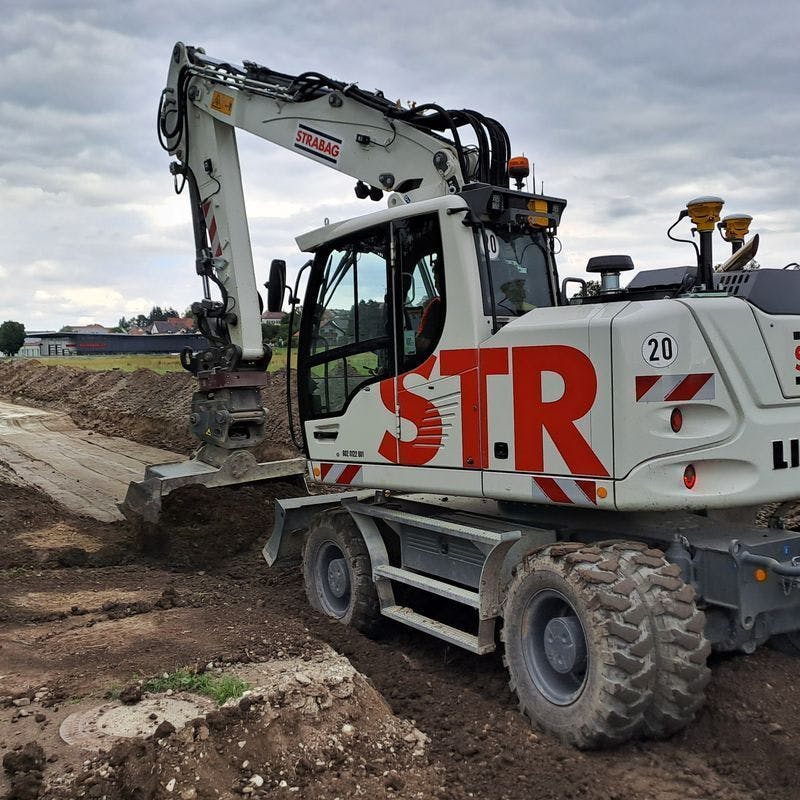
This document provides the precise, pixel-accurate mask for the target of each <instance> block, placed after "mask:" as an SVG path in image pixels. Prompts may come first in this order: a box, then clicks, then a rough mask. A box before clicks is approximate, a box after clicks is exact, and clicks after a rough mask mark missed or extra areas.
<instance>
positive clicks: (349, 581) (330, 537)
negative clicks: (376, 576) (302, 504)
mask: <svg viewBox="0 0 800 800" xmlns="http://www.w3.org/2000/svg"><path fill="white" fill-rule="evenodd" d="M303 580H304V583H305V589H306V596H307V597H308V602H309V603H310V605H311V607H312V608H314V609H316V610H317V611H320V612H321V613H323V614H325V615H326V616H328V617H332V618H334V619H338V620H339V621H340V622H342V623H343V624H345V625H351V626H352V627H354V628H356V629H357V630H359V631H361V632H362V633H369V634H374V633H375V632H377V629H378V627H379V623H380V618H381V617H380V603H379V602H378V594H377V591H376V590H375V584H374V583H373V581H372V565H371V563H370V558H369V553H368V551H367V546H366V544H364V539H363V537H362V536H361V533H360V532H359V530H358V527H357V526H356V524H355V522H353V518H352V517H351V516H350V514H348V513H347V511H345V510H344V509H334V510H332V511H325V512H323V513H321V514H319V515H318V516H316V517H315V518H314V520H313V522H312V523H311V526H310V527H309V531H308V537H307V538H306V543H305V547H304V548H303Z"/></svg>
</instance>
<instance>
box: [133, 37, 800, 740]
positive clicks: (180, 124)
mask: <svg viewBox="0 0 800 800" xmlns="http://www.w3.org/2000/svg"><path fill="white" fill-rule="evenodd" d="M237 129H241V130H244V131H248V132H250V133H252V134H254V135H255V136H258V137H260V138H263V139H267V140H268V141H270V142H273V143H275V144H277V145H279V146H281V147H284V148H286V149H287V150H290V151H292V152H293V153H295V154H296V155H299V156H303V157H305V158H307V159H310V160H311V161H314V162H316V163H318V164H321V165H322V166H325V167H329V168H332V169H334V170H338V171H339V172H342V173H344V174H346V175H349V176H351V177H353V178H355V179H356V181H357V183H356V186H355V192H356V195H357V196H358V197H360V198H363V199H364V200H366V199H368V198H370V199H372V200H380V199H381V198H383V197H386V198H387V201H388V202H387V204H386V205H387V207H385V208H383V209H382V210H378V211H375V212H373V213H369V214H366V215H364V216H361V217H358V218H356V219H350V220H345V221H343V222H330V223H329V222H327V221H326V224H325V225H324V226H323V227H321V228H319V229H317V230H314V231H311V232H309V233H306V234H304V235H302V236H299V237H298V238H297V243H298V245H299V247H300V250H301V251H304V252H306V253H308V254H309V260H308V262H307V263H306V264H305V265H304V266H303V267H302V269H301V270H300V274H299V275H298V277H297V280H296V281H295V284H294V286H293V287H291V286H288V287H287V285H286V265H285V263H284V262H281V261H278V260H275V261H273V262H272V265H271V268H270V274H269V281H268V283H267V285H266V286H267V300H268V302H267V306H268V308H269V309H270V310H272V311H277V310H279V309H281V308H282V307H284V305H285V304H286V302H287V301H288V307H289V308H290V309H291V313H292V317H293V318H294V319H295V320H296V319H297V318H298V317H299V333H298V336H297V337H296V339H297V341H296V344H295V342H294V338H295V337H290V342H289V345H290V348H294V349H296V356H297V370H296V372H294V371H293V370H290V369H287V397H291V394H292V393H291V392H290V391H288V389H289V386H288V384H289V383H290V382H292V381H295V382H296V385H295V388H296V395H297V410H296V413H297V416H298V417H299V425H298V426H297V428H296V429H295V430H294V431H293V434H294V436H295V437H296V441H297V444H298V446H299V448H300V450H301V451H302V453H303V457H302V458H300V459H289V460H287V461H281V462H272V463H266V464H259V463H257V462H256V459H255V458H254V457H253V456H252V452H251V451H252V448H253V447H254V446H255V445H257V444H258V443H259V442H260V441H261V440H262V438H263V436H264V429H265V420H266V411H265V410H264V408H263V406H262V403H261V397H260V387H261V386H262V385H263V383H264V374H265V370H266V368H267V366H268V363H269V360H270V350H269V348H268V347H267V346H265V344H264V343H263V342H262V331H261V314H262V304H261V300H260V297H259V293H258V290H257V285H256V278H255V273H254V267H253V257H252V253H251V247H250V238H249V232H248V225H247V219H246V214H245V204H244V198H243V191H242V182H241V175H240V168H239V161H238V155H237V147H236V130H237ZM158 130H159V137H160V140H161V142H162V145H163V146H164V148H165V149H166V150H167V151H168V153H169V154H170V155H171V156H172V157H173V159H174V160H173V161H172V164H171V172H172V174H173V176H174V180H175V183H176V188H178V189H181V188H183V187H186V188H187V190H188V195H189V199H190V205H191V211H192V219H193V229H194V240H195V242H194V243H195V252H196V261H195V264H196V270H197V273H198V275H199V276H200V278H201V280H202V283H203V286H204V297H203V299H202V300H200V301H199V302H198V303H196V304H194V306H193V311H194V313H195V315H196V317H197V319H198V322H199V326H200V329H201V331H202V333H203V334H204V336H205V339H206V341H207V346H205V347H204V348H203V349H201V350H200V351H199V352H187V353H184V354H183V355H182V362H183V365H184V366H185V367H186V368H187V369H188V370H190V371H191V372H192V373H193V374H194V375H195V376H196V377H197V391H196V392H195V394H194V397H193V400H192V409H191V417H190V422H191V427H192V430H193V431H194V433H195V434H196V436H197V438H198V439H199V441H200V443H201V446H200V449H199V451H198V453H197V454H196V456H195V457H193V458H192V459H191V460H190V461H187V462H184V463H182V464H178V465H160V466H159V465H157V466H154V467H151V468H149V469H148V471H147V473H146V475H145V479H144V480H143V481H141V482H138V483H136V484H132V486H131V490H130V492H129V496H128V507H129V509H132V510H133V511H136V512H138V513H139V514H141V515H143V516H144V517H145V518H148V519H151V520H152V519H154V518H155V516H156V515H157V512H158V507H159V504H160V500H161V497H162V496H163V495H164V494H167V493H168V492H170V491H172V490H174V489H175V488H177V487H179V486H182V485H185V484H187V483H200V484H204V485H207V486H218V485H226V484H231V483H243V482H249V481H256V480H266V479H271V478H276V477H280V478H283V479H285V478H286V477H287V476H289V477H291V476H295V477H296V476H297V475H298V474H299V473H300V472H302V473H304V474H305V476H306V479H307V480H308V481H309V482H311V483H315V484H322V485H329V486H335V487H338V488H339V489H341V490H342V491H340V492H338V493H331V492H326V493H318V494H315V495H308V496H303V497H300V498H291V499H286V500H279V501H277V503H276V511H275V524H274V530H273V532H272V535H271V536H270V537H269V539H268V541H267V543H266V545H265V547H264V556H265V558H266V560H267V562H268V564H270V565H274V564H277V563H283V562H287V561H291V560H292V559H295V560H296V559H297V558H302V565H303V566H302V569H303V575H304V580H305V585H306V591H307V595H308V599H309V602H310V603H311V605H312V606H313V607H314V608H315V609H317V610H318V611H320V612H321V613H322V614H325V615H327V616H329V617H331V618H334V619H338V620H340V621H342V622H343V623H346V624H349V625H352V626H354V627H356V628H357V629H359V630H361V631H364V632H370V631H373V630H374V629H375V628H376V626H377V625H379V624H380V623H381V622H382V621H384V620H386V619H387V618H388V619H389V620H394V621H396V622H398V623H401V624H405V625H408V626H411V627H412V628H416V629H418V630H421V631H424V632H427V633H429V634H431V635H433V636H436V637H438V638H440V639H442V640H444V641H445V642H447V643H448V644H450V645H453V646H458V647H461V648H465V649H466V650H469V651H471V652H473V653H477V654H484V653H489V652H492V651H494V650H495V649H496V648H498V647H500V648H502V650H503V653H504V660H505V663H506V665H507V668H508V672H509V676H510V685H511V688H512V690H513V691H514V692H515V693H516V695H517V696H518V698H519V703H520V707H521V709H522V711H523V712H524V713H525V714H526V715H527V716H528V717H529V718H530V720H531V722H532V724H533V725H534V726H536V727H538V728H540V729H543V730H545V731H548V732H550V733H552V734H554V735H556V736H558V737H560V738H561V739H562V740H564V741H567V742H570V743H572V744H574V745H576V746H578V747H581V748H596V747H604V746H610V745H615V744H618V743H620V742H623V741H626V740H628V739H630V738H632V737H640V736H645V737H652V738H663V737H666V736H669V735H671V734H673V733H674V732H676V731H678V730H680V729H681V728H683V727H684V726H685V725H687V724H688V723H689V722H690V720H691V719H692V718H693V716H694V715H695V713H696V712H697V710H698V709H699V708H700V706H701V705H702V703H703V696H704V688H705V686H706V683H707V681H708V679H709V669H708V666H707V663H706V662H707V657H708V655H709V653H710V651H711V650H712V649H715V650H719V651H737V650H738V651H744V652H746V653H750V652H752V651H753V650H754V649H755V648H756V647H758V646H759V645H761V644H763V643H765V642H767V641H768V640H772V642H774V643H775V644H776V645H778V646H779V647H781V648H783V649H785V650H788V651H789V652H794V653H800V534H798V533H796V532H793V531H790V530H784V529H783V528H782V527H781V526H780V518H781V514H780V508H781V504H784V503H788V502H790V501H792V500H794V499H795V498H797V497H798V495H800V482H799V481H798V476H800V272H798V271H796V270H793V269H763V268H762V269H759V270H747V269H745V268H744V267H745V265H746V264H747V262H749V261H750V260H751V259H752V257H753V255H754V252H755V248H756V246H757V237H752V238H751V239H749V240H748V239H747V236H748V234H749V222H750V218H749V217H748V216H747V215H742V214H735V215H728V216H726V217H725V218H723V219H720V216H721V210H722V206H723V202H722V200H721V199H720V198H717V197H711V196H709V197H701V198H696V199H694V200H692V201H690V202H689V203H688V204H687V207H686V208H685V209H683V210H682V211H681V212H680V214H679V216H678V220H677V221H676V223H675V225H677V224H678V223H681V222H682V221H684V222H683V224H684V225H691V229H692V239H690V240H689V241H690V242H691V243H692V244H693V246H694V247H695V250H696V258H695V259H694V260H695V261H696V263H693V264H691V265H690V266H680V267H674V268H667V269H652V270H642V271H640V272H638V273H637V274H636V276H635V277H634V278H633V279H632V280H631V281H630V282H629V283H628V284H627V286H625V287H623V286H622V282H621V273H623V272H625V271H629V270H631V269H632V268H633V264H632V261H631V259H630V258H629V257H627V256H620V255H601V256H597V257H595V258H592V259H590V261H589V263H588V266H587V270H588V272H589V273H591V274H593V275H595V276H596V277H598V278H599V287H600V288H599V291H598V292H597V293H596V294H591V293H589V292H586V291H585V285H584V286H583V287H579V291H578V292H577V293H576V294H575V295H574V296H572V297H569V296H568V294H569V293H568V288H569V282H570V281H574V280H578V283H579V284H580V283H584V282H583V281H581V280H580V279H569V278H568V279H566V280H564V281H563V282H562V283H559V277H558V273H557V269H556V258H555V256H556V252H557V247H558V239H557V233H558V229H559V226H560V223H561V219H562V216H563V213H564V209H565V206H566V201H565V200H563V199H560V198H557V197H552V196H548V195H544V194H542V193H537V192H536V191H535V183H534V182H533V181H531V186H533V189H534V191H528V190H527V189H526V186H527V185H528V184H527V181H528V180H529V178H530V174H529V172H530V167H529V165H528V163H527V161H526V160H525V159H523V158H519V157H512V152H511V146H510V143H509V138H508V135H507V133H506V131H505V129H504V128H503V126H502V125H501V124H500V123H499V122H497V121H496V120H494V119H492V118H490V117H487V116H485V115H483V114H481V113H479V112H476V111H471V110H466V109H462V110H447V109H445V108H442V107H440V106H438V105H435V104H425V105H417V106H415V107H410V108H409V107H404V106H402V105H401V104H399V103H394V102H391V101H390V100H388V99H387V98H386V97H385V96H384V94H383V93H382V92H380V91H375V92H371V91H366V90H364V89H361V88H359V87H358V86H357V85H356V84H353V83H343V82H339V81H336V80H333V79H331V78H328V77H326V76H325V75H322V74H319V73H316V72H306V73H303V74H301V75H287V74H283V73H280V72H276V71H274V70H272V69H269V68H266V67H263V66H260V65H259V64H256V63H254V62H248V61H245V62H244V63H242V64H234V63H230V62H227V61H221V60H218V59H215V58H212V57H210V56H208V55H206V53H205V52H204V51H203V50H202V49H200V48H197V47H189V46H186V45H184V44H182V43H178V44H176V45H175V48H174V50H173V53H172V58H171V63H170V68H169V77H168V82H167V87H166V88H165V89H164V92H163V94H162V97H161V104H160V108H159V114H158ZM512 182H513V184H514V185H513V186H512V185H511V184H512ZM675 225H673V227H672V228H671V229H670V230H672V229H673V228H675ZM717 229H719V231H720V232H721V233H722V236H723V238H724V239H725V240H727V241H728V242H730V243H731V244H732V253H731V255H730V256H729V258H728V259H727V261H725V262H724V263H723V264H721V265H719V266H717V267H715V265H714V261H715V260H714V256H713V239H714V237H715V235H716V231H717ZM670 235H671V236H672V234H670ZM673 238H675V237H673ZM303 280H304V281H305V289H304V293H303V297H302V300H301V298H300V286H301V283H302V281H303ZM298 310H301V311H302V313H301V314H297V313H295V312H296V311H298ZM294 413H295V412H294V409H292V408H291V405H290V407H289V414H290V420H291V419H292V418H293V416H294ZM765 504H773V505H772V506H771V508H776V509H777V510H776V511H775V513H774V514H773V515H772V517H771V520H772V522H773V524H772V525H771V526H767V527H760V526H756V525H755V524H754V523H755V514H754V513H753V509H754V508H756V507H760V506H764V505H765ZM457 612H460V613H457Z"/></svg>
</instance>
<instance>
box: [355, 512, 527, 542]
mask: <svg viewBox="0 0 800 800" xmlns="http://www.w3.org/2000/svg"><path fill="white" fill-rule="evenodd" d="M344 505H346V506H347V508H348V509H349V510H350V512H351V513H354V514H364V515H365V516H367V517H377V518H378V519H385V520H386V521H387V522H399V523H401V524H403V525H410V526H412V527H417V528H420V529H422V530H425V531H431V532H433V533H443V534H446V535H449V536H456V537H458V538H460V539H468V540H469V541H473V542H481V543H483V544H490V545H497V544H500V543H501V542H507V541H515V540H517V539H519V538H520V536H521V535H522V534H521V531H520V530H519V528H518V527H517V528H511V529H509V530H503V531H493V530H486V529H485V528H481V527H478V526H477V525H471V524H466V523H463V522H453V521H451V520H447V519H441V518H440V517H437V516H433V515H431V516H422V515H421V514H414V513H412V512H410V511H405V510H403V509H399V508H389V507H387V506H385V505H380V504H374V505H373V504H371V503H358V502H348V503H346V504H344Z"/></svg>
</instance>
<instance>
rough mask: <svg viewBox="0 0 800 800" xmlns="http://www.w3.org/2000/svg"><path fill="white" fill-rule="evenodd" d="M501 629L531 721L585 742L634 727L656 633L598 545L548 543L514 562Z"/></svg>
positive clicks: (647, 686)
mask: <svg viewBox="0 0 800 800" xmlns="http://www.w3.org/2000/svg"><path fill="white" fill-rule="evenodd" d="M502 638H503V640H504V642H505V661H506V666H507V668H508V672H509V678H510V685H511V689H512V690H513V691H514V692H515V693H516V694H517V697H518V698H519V702H520V708H521V710H522V712H523V713H524V714H525V715H526V716H528V717H529V719H530V720H531V722H532V724H534V725H535V726H536V727H538V728H540V729H542V730H545V731H547V732H549V733H552V734H554V735H555V736H557V737H558V738H559V739H561V740H562V741H564V742H566V743H568V744H572V745H574V746H576V747H580V748H583V749H589V748H599V747H608V746H612V745H615V744H619V743H621V742H624V741H626V740H628V739H630V738H631V737H633V736H635V735H637V734H638V733H639V732H640V731H641V730H642V728H643V725H644V715H645V712H646V710H647V709H648V707H649V705H650V703H651V702H652V698H653V685H654V678H655V670H656V652H655V643H654V637H653V634H652V629H651V625H650V623H649V619H648V612H647V608H646V607H645V604H644V602H643V600H642V598H641V597H640V596H639V593H638V592H637V591H636V586H635V583H634V582H633V581H632V580H630V578H629V577H626V576H625V575H624V574H623V570H622V569H620V564H619V561H618V560H617V559H609V558H608V554H606V553H604V552H603V551H602V550H601V548H599V547H589V546H586V545H581V544H577V543H563V544H556V545H552V546H551V547H548V548H546V549H544V550H542V551H541V552H539V553H536V554H534V555H532V556H529V557H528V558H527V559H525V560H524V561H523V562H522V563H521V564H519V566H518V567H517V571H516V574H515V576H514V578H513V580H512V581H511V584H510V586H509V589H508V594H507V599H506V604H505V608H504V622H503V632H502Z"/></svg>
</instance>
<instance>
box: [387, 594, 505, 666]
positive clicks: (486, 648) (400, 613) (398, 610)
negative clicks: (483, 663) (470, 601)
mask: <svg viewBox="0 0 800 800" xmlns="http://www.w3.org/2000/svg"><path fill="white" fill-rule="evenodd" d="M381 614H383V615H384V616H385V617H388V618H389V619H393V620H396V621H397V622H401V623H402V624H403V625H408V626H409V627H411V628H416V629H417V630H418V631H423V632H425V633H429V634H430V635H431V636H435V637H436V638H437V639H442V640H444V641H445V642H449V643H450V644H454V645H456V646H457V647H463V648H464V650H469V651H470V652H471V653H477V654H478V655H483V654H484V653H491V652H492V651H493V650H494V643H490V644H480V642H479V640H478V637H477V636H473V635H472V634H471V633H466V632H465V631H461V630H459V629H458V628H453V627H452V626H450V625H445V624H444V623H443V622H437V621H436V620H435V619H431V618H430V617H425V616H423V615H422V614H417V612H416V611H412V610H411V609H410V608H406V607H405V606H387V607H386V608H384V609H381Z"/></svg>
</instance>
